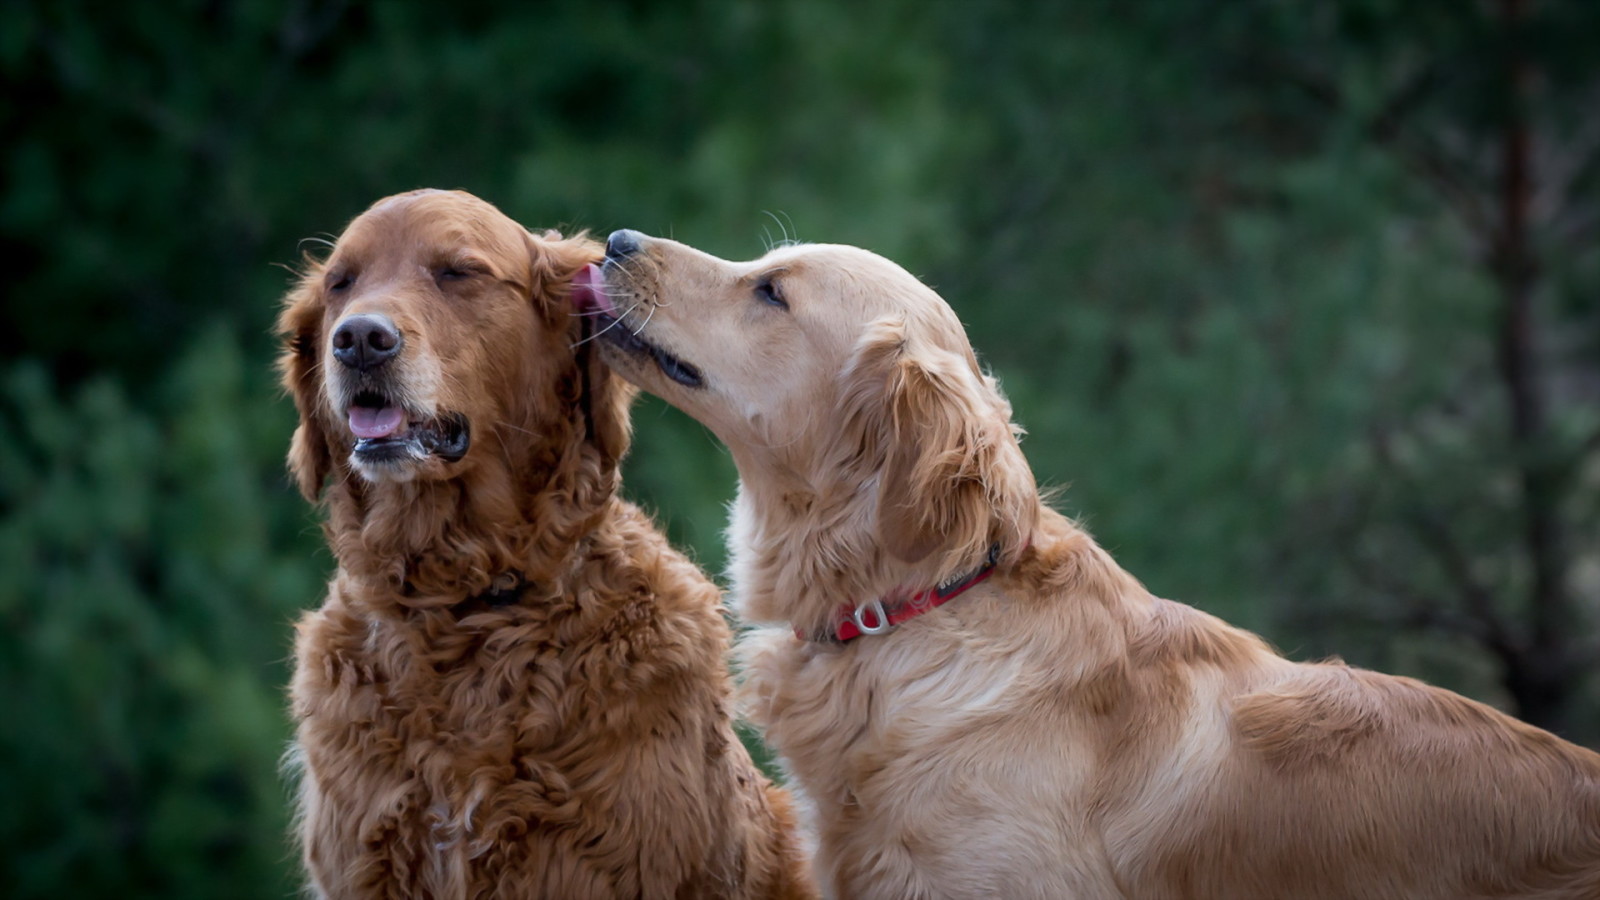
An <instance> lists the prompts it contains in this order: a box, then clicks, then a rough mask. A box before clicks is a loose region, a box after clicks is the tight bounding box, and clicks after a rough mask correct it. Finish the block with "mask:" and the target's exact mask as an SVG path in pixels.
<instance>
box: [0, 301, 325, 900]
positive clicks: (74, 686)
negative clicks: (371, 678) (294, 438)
mask: <svg viewBox="0 0 1600 900" xmlns="http://www.w3.org/2000/svg"><path fill="white" fill-rule="evenodd" d="M3 379H4V388H5V390H4V395H3V398H0V446H4V447H5V448H6V452H5V453H4V454H3V455H0V511H3V513H4V515H3V518H0V553H3V554H4V558H3V560H0V619H3V625H4V627H3V628H0V686H3V690H4V693H5V695H6V696H7V697H8V698H10V701H9V703H8V707H7V715H6V721H5V727H4V729H3V730H0V771H3V772H5V773H6V775H5V777H6V785H5V791H6V794H7V802H6V803H5V804H4V805H3V807H0V844H3V845H4V846H5V847H6V850H5V852H4V853H0V884H4V885H5V886H6V887H5V893H6V896H8V897H19V898H21V897H60V896H64V895H72V896H140V895H146V894H148V895H158V894H159V895H163V896H219V895H225V896H234V897H245V896H262V897H281V896H285V895H286V894H288V893H289V892H290V891H291V890H292V888H293V881H292V880H291V878H292V876H291V874H290V872H288V871H286V869H285V865H284V863H285V861H286V859H287V857H288V852H289V848H288V845H287V842H286V841H285V840H284V838H283V835H284V834H285V829H286V828H287V822H288V819H287V809H286V794H285V792H284V791H283V790H282V789H281V788H280V787H279V785H278V784H277V783H276V779H275V778H274V777H273V776H274V771H275V768H276V763H277V759H278V757H279V755H280V754H281V753H282V751H283V747H284V726H283V698H282V685H283V684H284V683H285V681H286V678H287V671H286V669H285V667H284V665H283V662H284V651H283V648H284V644H285V637H286V635H287V629H288V625H289V622H290V621H291V618H292V616H293V614H294V611H295V609H296V608H297V607H298V606H300V605H302V604H303V603H304V602H305V598H307V597H311V596H314V595H315V592H316V591H317V590H318V586H319V583H320V580H321V579H320V575H321V572H320V571H319V570H320V569H324V568H326V565H327V562H326V559H325V557H322V556H320V555H319V552H318V549H317V547H318V544H319V542H318V540H317V536H316V533H315V530H314V529H312V528H310V527H309V526H310V521H309V517H308V516H307V515H306V514H305V513H304V511H303V510H299V509H296V508H295V507H294V506H292V505H289V504H285V503H283V502H281V499H280V494H281V488H280V484H279V482H280V478H279V476H278V460H279V459H280V458H281V454H282V449H281V444H282V435H283V430H284V429H285V428H288V427H290V425H291V423H292V419H290V418H288V417H286V416H285V415H284V414H283V412H284V411H283V410H281V409H274V407H273V406H272V404H271V402H270V401H271V398H272V394H273V390H272V388H271V386H270V385H269V384H267V383H266V382H265V381H264V380H263V379H261V378H260V377H259V376H258V374H257V373H256V365H255V362H254V361H250V362H248V363H247V362H246V360H245V359H244V357H243V356H242V355H241V354H240V352H239V348H238V346H237V345H236V344H235V343H234V342H233V341H231V340H230V339H228V338H227V336H226V334H225V332H222V331H220V330H219V331H214V332H208V333H207V336H206V339H205V340H202V341H200V342H198V343H197V344H196V345H195V348H194V349H193V350H192V351H190V352H189V353H187V354H186V355H185V356H183V357H182V358H180V359H179V360H177V361H176V365H175V366H174V367H173V369H172V372H171V373H170V375H169V376H167V377H166V378H164V379H163V380H162V383H161V384H160V385H159V393H160V396H159V399H158V400H157V401H156V403H155V404H154V407H153V409H149V410H144V411H141V410H138V409H135V408H133V407H132V406H131V405H130V403H129V401H128V398H127V397H126V395H125V394H124V393H123V391H122V390H121V389H120V388H119V387H118V386H117V385H116V384H115V383H114V382H112V381H110V380H109V379H106V378H103V377H100V378H94V379H91V380H89V381H87V382H85V383H84V384H83V385H81V386H80V387H79V388H77V389H76V390H73V391H71V392H70V393H66V392H61V391H59V390H57V389H56V388H54V387H53V386H52V384H51V379H50V377H49V376H48V375H47V374H46V373H45V372H44V371H43V370H42V368H41V367H40V366H38V365H36V364H33V363H22V364H18V365H14V366H9V367H7V370H6V371H5V372H4V373H3ZM264 413H265V414H264ZM219 875H225V876H226V881H224V882H220V883H219V882H218V881H217V878H218V876H219ZM226 883H233V885H234V886H233V887H230V888H228V889H226V890H222V889H220V884H226ZM69 886H70V888H71V889H70V890H64V888H67V887H69Z"/></svg>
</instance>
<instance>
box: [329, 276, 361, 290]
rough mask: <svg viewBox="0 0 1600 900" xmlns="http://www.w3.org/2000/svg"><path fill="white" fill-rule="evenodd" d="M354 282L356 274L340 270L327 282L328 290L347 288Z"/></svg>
mask: <svg viewBox="0 0 1600 900" xmlns="http://www.w3.org/2000/svg"><path fill="white" fill-rule="evenodd" d="M355 283H356V276H354V275H352V274H350V273H349V272H340V273H338V274H337V275H335V276H333V278H332V279H331V280H330V281H329V282H328V290H330V291H343V290H349V288H350V285H352V284H355Z"/></svg>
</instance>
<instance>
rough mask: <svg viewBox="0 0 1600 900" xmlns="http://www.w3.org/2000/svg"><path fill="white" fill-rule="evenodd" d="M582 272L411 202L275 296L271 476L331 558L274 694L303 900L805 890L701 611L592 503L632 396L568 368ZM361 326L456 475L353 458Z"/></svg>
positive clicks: (611, 506) (538, 245)
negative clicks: (284, 479) (396, 344)
mask: <svg viewBox="0 0 1600 900" xmlns="http://www.w3.org/2000/svg"><path fill="white" fill-rule="evenodd" d="M597 255H598V246H597V245H596V244H594V243H593V242H592V241H589V240H587V239H585V238H582V237H576V238H569V239H560V238H559V236H557V235H555V234H553V233H551V234H546V235H543V236H537V235H533V234H530V233H528V232H527V231H525V230H524V229H523V228H521V227H520V226H518V225H516V224H515V223H513V222H512V221H511V220H510V219H508V218H506V217H505V216H503V215H502V214H501V213H499V212H498V211H497V210H496V209H495V208H494V207H492V206H490V205H489V204H487V203H485V202H483V201H481V200H479V199H477V198H474V197H472V196H470V195H466V194H462V193H456V192H440V191H421V192H414V193H410V194H402V195H397V196H395V197H390V198H387V199H385V200H382V201H379V202H378V203H377V204H375V205H374V206H373V207H372V208H371V209H369V210H368V211H367V212H366V213H364V214H363V215H361V216H360V217H358V218H357V219H356V220H355V221H354V222H352V223H351V224H350V226H349V227H348V229H347V230H346V231H345V232H344V234H343V235H342V236H341V237H340V238H339V239H338V241H337V244H336V245H335V246H334V247H333V249H332V252H331V253H330V254H329V256H328V257H327V259H326V260H325V261H321V262H316V261H312V262H310V263H308V267H307V271H305V273H304V277H303V278H302V279H301V281H300V283H299V285H298V287H297V288H296V289H295V290H293V292H292V293H291V294H290V295H289V297H288V298H287V303H286V307H285V309H284V310H283V313H282V315H281V318H280V321H279V327H280V330H281V332H282V334H283V335H284V337H285V338H286V343H287V347H286V350H285V352H284V354H283V356H282V359H281V369H282V372H283V380H284V384H285V385H286V387H287V388H288V390H289V392H290V393H291V394H292V395H293V398H294V402H295V406H296V407H297V409H298V411H299V415H300V424H299V427H298V428H297V429H296V431H295V433H294V437H293V440H292V445H291V449H290V453H289V465H290V469H291V470H292V472H293V474H294V476H295V477H296V479H297V480H298V483H299V486H300V489H301V490H302V491H303V493H304V494H305V495H306V497H307V498H308V499H312V500H315V499H316V498H318V497H319V495H320V496H322V503H323V505H324V506H325V507H326V513H327V522H326V525H325V526H324V530H325V533H326V536H327V539H328V542H329V545H330V547H331V548H332V551H333V553H334V555H335V557H336V558H337V561H338V571H337V573H336V574H335V575H334V577H333V580H332V582H331V584H330V585H329V589H328V595H327V598H326V600H325V602H324V603H323V605H322V607H321V608H320V609H317V610H315V611H313V612H309V613H307V614H306V615H305V616H304V617H303V618H302V619H301V621H300V623H299V625H298V629H297V634H298V636H297V639H296V643H295V672H294V679H293V685H292V704H293V717H294V722H295V726H296V732H295V746H294V748H293V749H292V751H291V763H292V767H293V768H295V769H297V770H298V772H299V779H298V780H299V787H298V790H299V819H298V825H297V832H298V834H297V837H298V839H299V843H300V845H301V847H302V849H303V855H304V861H305V866H306V868H307V870H308V872H309V875H310V882H311V889H312V890H313V892H314V893H316V894H318V895H320V896H324V897H328V898H378V897H383V898H402V897H415V898H433V900H442V898H488V897H495V898H527V897H550V898H562V900H567V898H590V897H728V898H755V897H802V896H807V895H809V894H811V893H812V890H811V889H810V888H809V887H808V880H807V878H808V876H805V875H804V870H805V867H804V864H803V862H802V861H801V859H800V857H799V855H798V851H797V848H796V845H795V841H794V839H793V836H792V825H791V818H792V816H791V813H790V811H789V807H788V801H787V799H786V797H785V795H784V794H783V793H782V792H780V791H778V790H776V789H774V788H773V787H772V786H771V785H770V784H769V783H768V782H767V780H766V779H765V778H764V777H763V776H762V775H761V773H760V772H759V771H758V770H757V769H756V767H755V766H754V765H752V764H751V761H750V758H749V756H748V754H747V752H746V751H745V749H744V748H743V746H742V745H741V744H740V742H739V740H738V739H737V738H736V736H735V734H734V731H733V729H732V728H731V726H730V721H729V692H730V682H729V678H728V674H727V669H726V662H725V654H726V651H727V647H728V644H729V639H730V636H729V631H728V628H727V626H726V624H725V622H724V620H723V617H722V615H721V612H720V607H719V598H718V593H717V591H716V589H715V588H714V587H713V585H712V584H710V583H709V582H708V581H707V580H706V578H705V577H704V576H703V575H702V574H701V573H700V572H699V571H698V570H697V569H696V568H695V567H694V566H693V565H691V564H690V563H689V562H688V561H687V560H686V559H685V558H684V557H682V556H681V555H679V554H678V553H676V552H674V551H673V550H672V549H671V548H670V547H669V546H668V544H667V542H666V540H665V539H664V538H663V537H662V535H661V534H660V533H659V532H658V531H657V530H656V528H655V527H654V526H653V525H652V523H651V522H650V520H649V519H648V518H647V517H646V516H645V515H643V514H642V513H641V512H640V511H639V510H638V509H636V508H635V507H634V506H632V505H630V504H629V503H626V502H624V501H622V500H621V499H619V498H618V497H617V496H616V493H615V491H616V488H617V480H618V479H617V465H618V460H619V458H620V457H621V456H622V454H623V451H624V450H625V449H626V446H627V444H628V439H629V425H628V418H627V407H628V402H629V400H630V399H631V388H628V387H627V386H626V385H624V384H622V383H621V382H618V381H616V380H615V379H614V378H613V377H612V376H611V375H609V374H608V373H607V372H606V371H605V370H604V368H603V367H599V366H596V365H591V364H590V362H589V360H588V359H587V358H586V354H585V352H584V351H585V349H586V348H584V347H582V346H578V347H577V348H576V349H575V345H577V344H578V343H579V338H580V332H579V328H580V324H579V323H580V322H581V320H580V319H579V318H576V317H573V316H571V315H569V312H568V309H567V306H566V300H565V295H564V291H565V289H566V287H565V286H566V283H567V280H568V279H569V277H570V276H571V274H572V273H573V272H574V271H575V270H577V269H578V268H579V267H581V266H583V265H585V264H586V263H588V262H590V261H592V260H593V259H595V258H597ZM363 312H366V313H372V312H378V313H382V314H384V315H387V316H389V317H390V318H391V319H392V320H393V321H394V322H395V323H396V324H397V326H398V327H399V329H400V331H401V333H402V336H403V344H402V345H401V353H400V356H399V358H397V359H396V360H395V361H394V363H393V364H392V365H393V371H392V372H389V373H388V374H387V375H386V376H385V377H386V378H389V379H390V381H391V382H392V384H391V385H390V387H391V388H392V390H393V391H394V392H396V393H397V394H403V395H404V396H405V397H407V398H408V400H407V405H408V415H410V416H411V417H412V418H414V419H426V418H427V417H429V416H437V415H442V414H445V413H454V414H459V415H461V416H463V417H464V418H465V420H466V421H467V422H468V423H469V425H470V434H471V438H472V441H471V445H470V449H469V450H468V452H467V453H466V455H465V456H464V457H463V458H461V459H460V460H459V461H453V462H452V461H446V460H441V459H438V458H429V459H426V460H416V461H403V462H402V463H401V464H399V465H389V466H384V465H367V464H364V463H361V462H360V461H358V460H355V459H354V458H353V456H352V445H353V440H354V439H353V435H352V434H351V432H350V430H349V428H348V427H347V424H346V421H345V418H344V410H343V409H342V408H340V406H341V404H342V403H344V402H346V400H345V399H343V398H347V396H348V394H349V389H348V386H346V385H342V384H341V382H340V381H339V379H340V378H342V377H345V376H344V374H343V373H342V371H341V370H342V369H343V367H341V366H339V365H338V364H336V363H335V362H334V361H332V360H330V359H329V358H328V356H329V352H330V351H329V334H330V332H331V331H332V330H333V329H334V328H335V325H336V323H337V322H339V321H340V320H341V318H342V317H344V316H346V315H354V314H357V313H363ZM411 407H415V408H411ZM325 482H327V487H326V491H325V493H324V492H323V486H324V483H325ZM507 588H514V590H511V591H510V592H509V593H501V594H498V595H494V594H489V593H486V592H490V591H491V590H493V589H507Z"/></svg>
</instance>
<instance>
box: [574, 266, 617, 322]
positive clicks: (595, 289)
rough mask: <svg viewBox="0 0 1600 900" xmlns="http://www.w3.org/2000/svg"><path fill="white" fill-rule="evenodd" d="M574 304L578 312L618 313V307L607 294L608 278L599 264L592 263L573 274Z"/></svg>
mask: <svg viewBox="0 0 1600 900" xmlns="http://www.w3.org/2000/svg"><path fill="white" fill-rule="evenodd" d="M572 305H573V306H575V307H577V308H578V312H604V313H612V314H615V313H616V311H617V308H616V307H615V306H613V305H612V303H611V298H610V297H607V296H606V279H605V276H604V275H603V274H601V272H600V267H599V266H597V265H595V264H594V263H590V264H589V265H587V266H584V267H583V268H581V269H579V270H578V274H576V275H574V276H572Z"/></svg>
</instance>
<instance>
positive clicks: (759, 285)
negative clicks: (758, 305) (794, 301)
mask: <svg viewBox="0 0 1600 900" xmlns="http://www.w3.org/2000/svg"><path fill="white" fill-rule="evenodd" d="M755 293H756V299H758V300H760V301H761V302H763V303H769V304H771V305H773V306H776V307H777V308H779V309H788V308H789V304H788V303H787V302H785V301H784V299H783V294H781V293H779V291H778V284H777V282H775V281H773V280H772V279H771V278H763V279H761V280H760V281H758V282H756V287H755Z"/></svg>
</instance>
